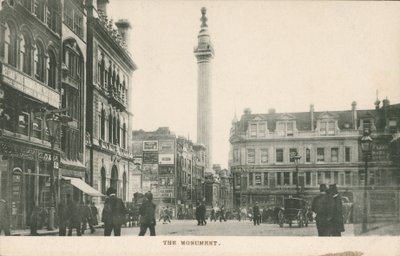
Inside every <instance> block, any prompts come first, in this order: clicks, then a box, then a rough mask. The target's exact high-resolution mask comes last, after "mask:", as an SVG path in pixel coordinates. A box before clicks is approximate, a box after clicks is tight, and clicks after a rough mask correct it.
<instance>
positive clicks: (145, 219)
mask: <svg viewBox="0 0 400 256" xmlns="http://www.w3.org/2000/svg"><path fill="white" fill-rule="evenodd" d="M145 198H146V200H143V204H142V206H141V207H140V209H139V215H140V216H139V218H140V232H139V236H144V235H145V234H146V231H147V228H148V229H149V230H150V236H155V235H156V229H155V226H156V216H155V214H156V205H155V204H154V203H153V202H152V201H153V194H152V193H151V192H147V193H146V194H145Z"/></svg>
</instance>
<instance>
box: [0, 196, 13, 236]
mask: <svg viewBox="0 0 400 256" xmlns="http://www.w3.org/2000/svg"><path fill="white" fill-rule="evenodd" d="M1 231H3V232H4V235H6V236H9V235H11V233H10V209H9V208H8V205H7V202H6V200H4V199H0V235H1Z"/></svg>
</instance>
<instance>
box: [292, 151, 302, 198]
mask: <svg viewBox="0 0 400 256" xmlns="http://www.w3.org/2000/svg"><path fill="white" fill-rule="evenodd" d="M292 159H293V160H294V165H295V166H296V174H297V175H296V179H297V180H296V193H297V196H299V195H300V186H299V164H300V159H301V156H300V155H299V153H298V152H297V151H296V155H294V156H292Z"/></svg>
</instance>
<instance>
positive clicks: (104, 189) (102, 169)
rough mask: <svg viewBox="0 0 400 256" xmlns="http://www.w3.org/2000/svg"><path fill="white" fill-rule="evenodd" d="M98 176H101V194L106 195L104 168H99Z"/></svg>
mask: <svg viewBox="0 0 400 256" xmlns="http://www.w3.org/2000/svg"><path fill="white" fill-rule="evenodd" d="M100 175H101V193H103V194H105V193H106V170H105V169H104V167H102V168H101V170H100Z"/></svg>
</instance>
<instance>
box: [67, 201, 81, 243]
mask: <svg viewBox="0 0 400 256" xmlns="http://www.w3.org/2000/svg"><path fill="white" fill-rule="evenodd" d="M66 216H68V217H67V218H68V219H67V221H68V236H72V230H73V229H76V234H77V236H81V221H82V216H81V210H80V207H79V206H78V205H77V203H76V202H75V201H74V200H72V198H71V195H67V212H66Z"/></svg>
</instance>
